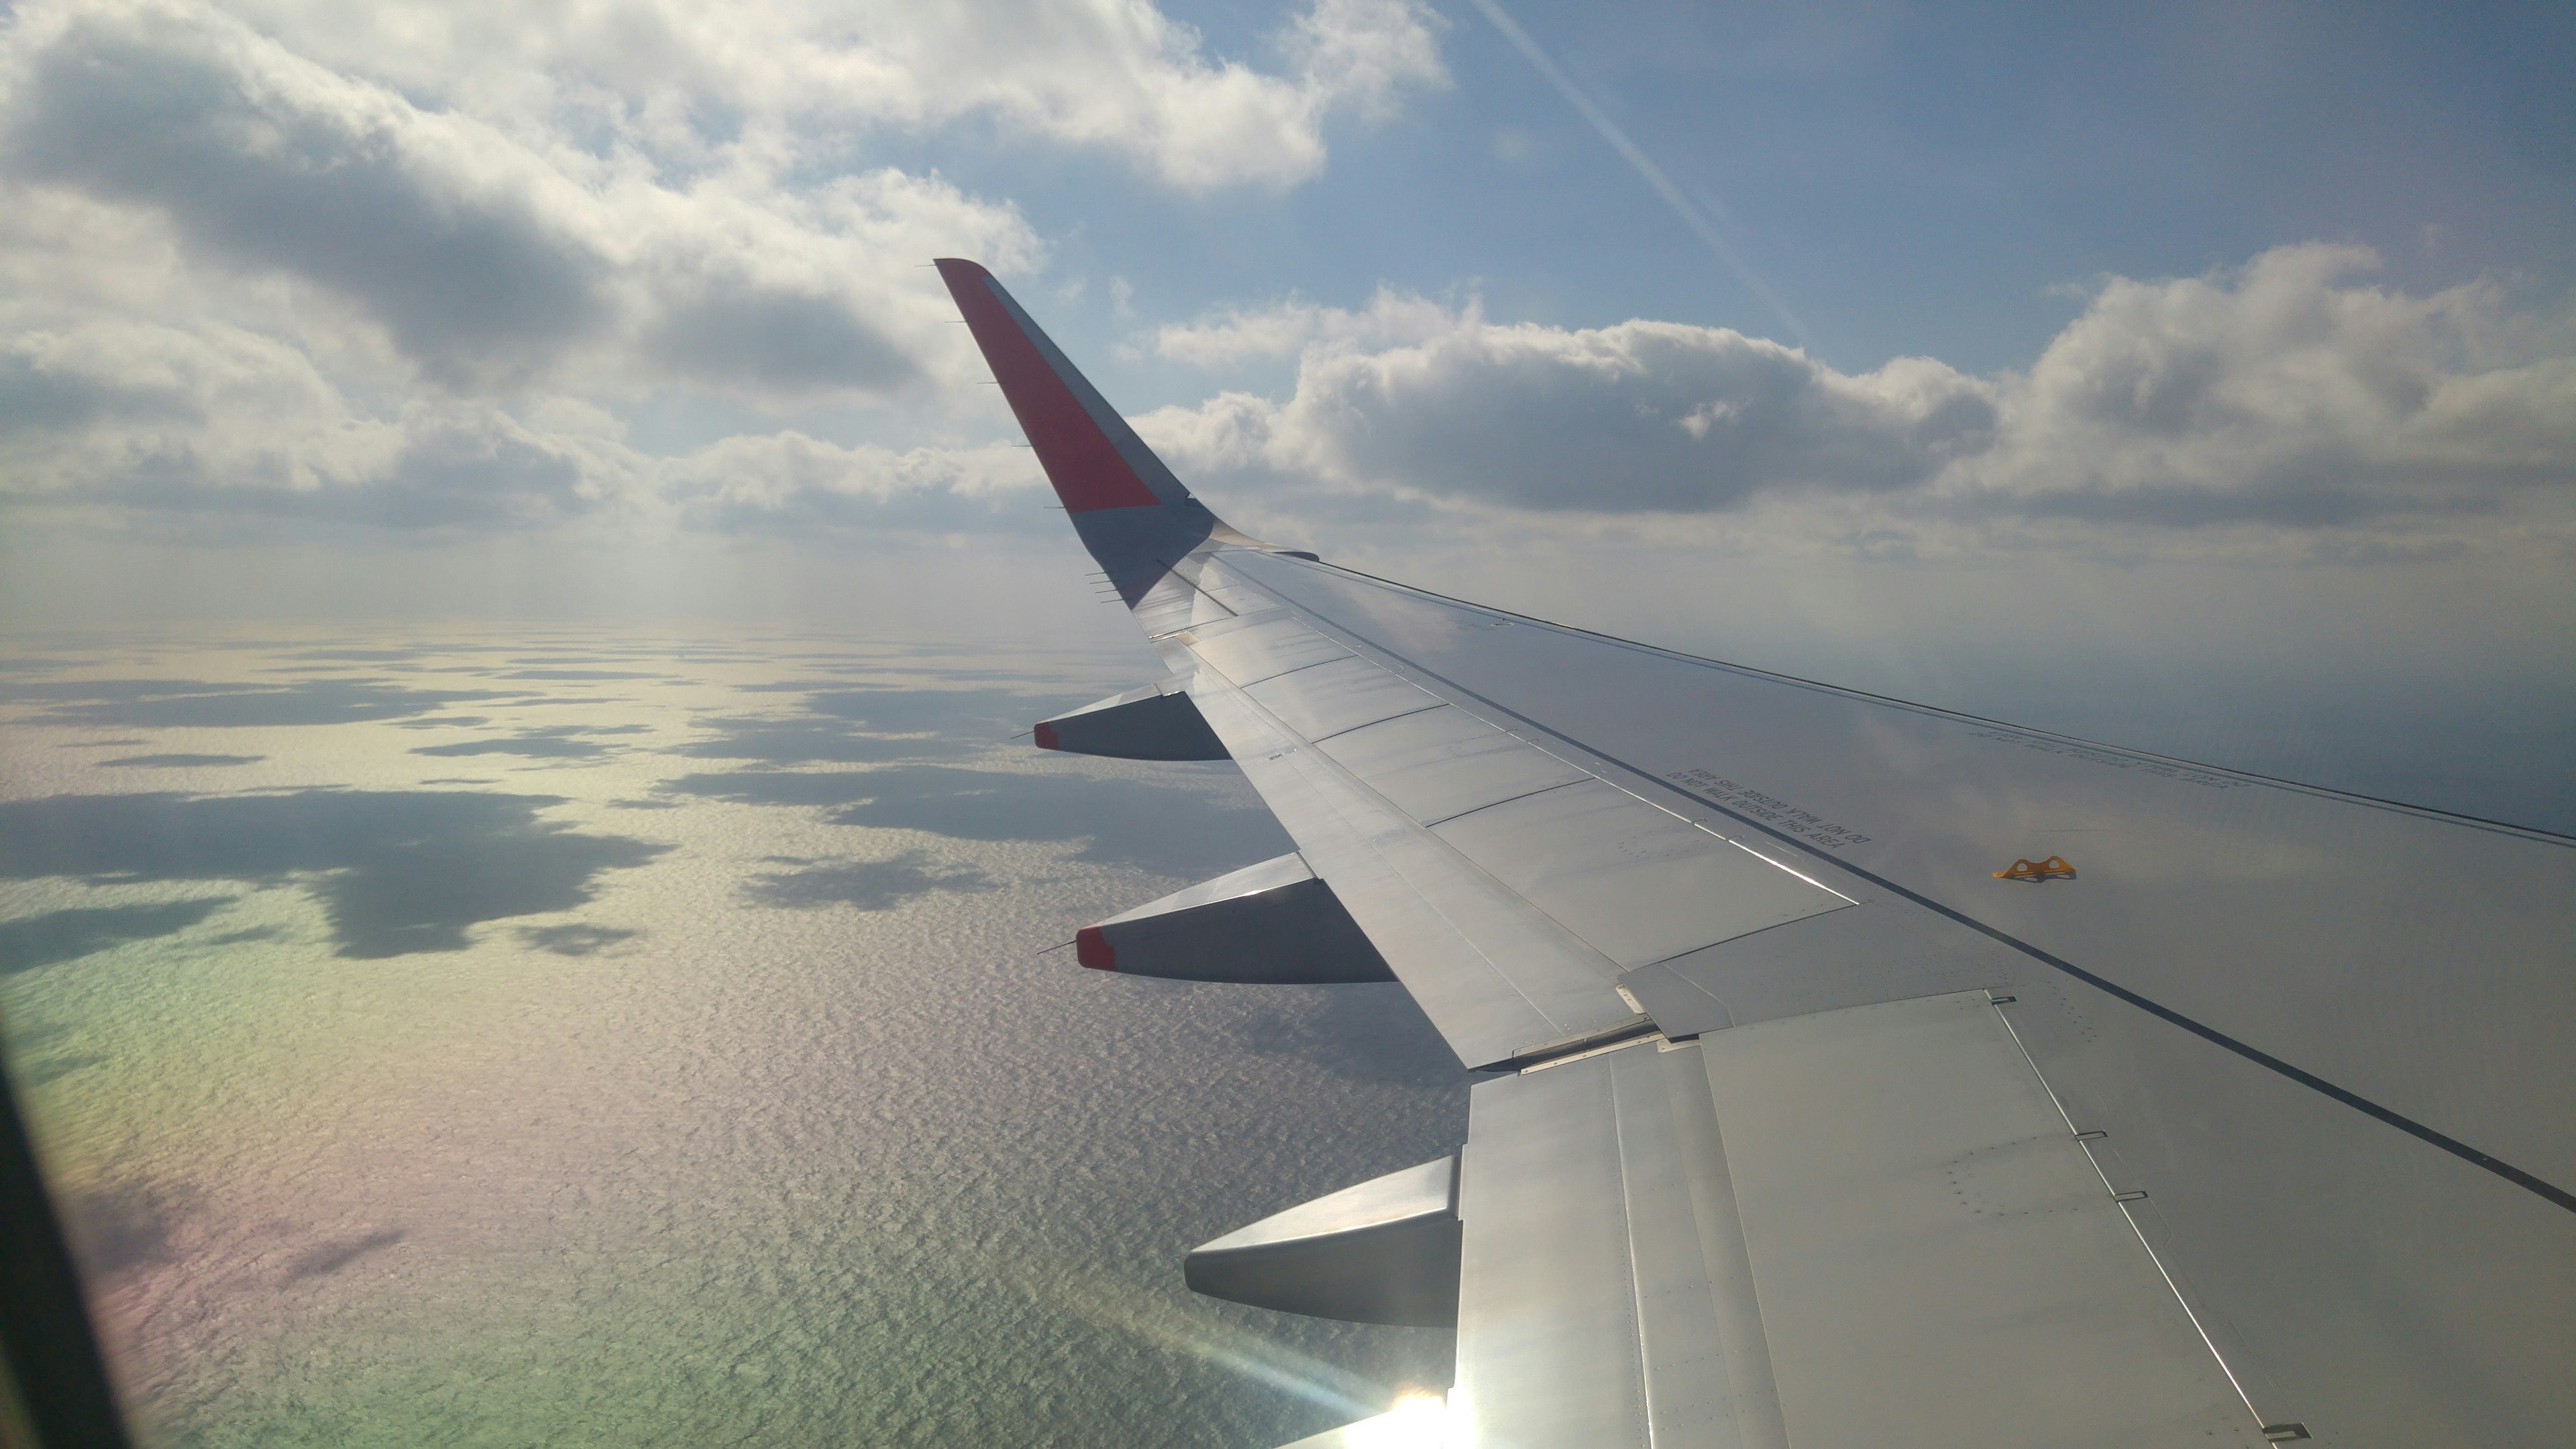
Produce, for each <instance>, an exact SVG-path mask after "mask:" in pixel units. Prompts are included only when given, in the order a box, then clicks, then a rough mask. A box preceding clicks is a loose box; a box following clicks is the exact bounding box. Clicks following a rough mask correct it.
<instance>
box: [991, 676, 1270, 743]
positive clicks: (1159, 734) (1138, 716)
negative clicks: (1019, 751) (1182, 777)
mask: <svg viewBox="0 0 2576 1449" xmlns="http://www.w3.org/2000/svg"><path fill="white" fill-rule="evenodd" d="M1033 733H1035V735H1036V736H1037V744H1038V748H1039V749H1042V750H1063V751H1066V752H1068V753H1071V754H1077V755H1104V756H1108V757H1110V758H1112V759H1121V760H1222V759H1224V758H1226V753H1225V745H1224V743H1223V742H1221V741H1220V740H1218V739H1217V737H1216V734H1215V732H1214V731H1212V730H1210V729H1209V728H1208V727H1207V721H1206V720H1203V719H1201V718H1199V711H1198V706H1196V705H1194V704H1192V703H1190V697H1189V694H1188V692H1187V691H1186V690H1185V689H1184V688H1183V687H1182V686H1181V685H1180V683H1179V682H1178V681H1176V680H1168V679H1167V680H1165V681H1163V682H1162V683H1160V684H1149V685H1146V686H1144V687H1143V688H1141V689H1131V690H1128V691H1127V692H1126V693H1124V694H1113V695H1111V696H1110V697H1108V698H1107V699H1104V700H1100V701H1098V702H1097V703H1093V704H1087V705H1084V706H1083V707H1082V708H1080V709H1077V710H1075V711H1073V712H1072V713H1070V714H1060V715H1057V716H1056V717H1055V718H1053V719H1047V720H1040V721H1038V724H1037V728H1036V729H1035V731H1034V732H1033Z"/></svg>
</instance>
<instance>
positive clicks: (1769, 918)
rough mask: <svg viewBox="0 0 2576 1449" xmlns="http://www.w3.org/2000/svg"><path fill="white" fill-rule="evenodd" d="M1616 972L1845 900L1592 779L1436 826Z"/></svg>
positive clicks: (1810, 913) (1833, 906)
mask: <svg viewBox="0 0 2576 1449" xmlns="http://www.w3.org/2000/svg"><path fill="white" fill-rule="evenodd" d="M1433 833H1434V834H1436V835H1438V836H1439V837H1440V838H1441V839H1443V840H1445V841H1447V842H1449V843H1450V844H1451V845H1453V846H1456V847H1457V848H1458V850H1459V852H1460V853H1461V854H1463V855H1465V856H1466V857H1467V858H1468V859H1469V860H1472V861H1474V862H1476V864H1478V865H1480V866H1482V867H1484V868H1485V869H1486V870H1487V871H1489V872H1491V873H1492V874H1493V876H1494V878H1495V879H1497V880H1499V881H1501V882H1502V883H1503V884H1504V885H1506V886H1509V887H1510V888H1511V889H1512V890H1514V891H1516V892H1518V893H1519V894H1520V895H1521V896H1522V897H1523V898H1524V899H1526V900H1528V901H1530V902H1532V903H1533V904H1535V905H1536V906H1538V908H1539V909H1540V910H1543V911H1545V912H1547V913H1548V914H1549V915H1551V916H1554V917H1555V918H1556V919H1558V920H1560V921H1563V922H1564V923H1565V924H1566V926H1567V927H1568V928H1570V929H1571V930H1572V931H1573V932H1574V933H1575V934H1576V935H1578V936H1581V937H1582V938H1583V939H1584V940H1586V941H1589V942H1591V943H1592V944H1593V945H1594V946H1595V947H1597V948H1599V949H1600V951H1601V954H1603V955H1604V956H1607V957H1609V958H1610V959H1611V960H1613V961H1616V962H1618V963H1619V964H1621V965H1622V966H1632V967H1633V966H1642V965H1645V964H1647V963H1648V962H1651V961H1661V960H1664V959H1666V958H1668V957H1672V956H1678V955H1680V954H1682V953H1683V952H1685V951H1693V950H1697V949H1698V948H1700V947H1702V946H1707V945H1710V944H1713V943H1715V942H1718V941H1724V940H1729V939H1732V938H1734V937H1736V936H1741V935H1745V934H1747V933H1749V932H1753V931H1759V930H1761V929H1762V928H1764V927H1766V926H1777V925H1780V924H1782V923H1783V922H1787V921H1794V920H1797V919H1799V918H1801V917H1804V916H1813V915H1818V914H1820V913H1822V912H1825V911H1830V910H1835V909H1838V908H1840V907H1843V906H1846V905H1849V904H1850V902H1848V901H1846V900H1844V899H1843V898H1842V897H1840V896H1837V895H1835V894H1834V893H1833V892H1831V891H1828V890H1826V889H1824V888H1823V887H1821V886H1819V885H1817V884H1815V883H1814V882H1813V881H1809V880H1803V879H1801V878H1799V877H1798V876H1795V875H1792V874H1790V873H1789V872H1788V871H1785V870H1783V869H1781V868H1780V867H1778V866H1776V865H1774V864H1772V863H1771V862H1769V861H1767V860H1764V859H1762V858H1760V857H1758V856H1755V855H1753V854H1751V853H1749V852H1747V851H1744V850H1741V849H1739V848H1737V847H1735V846H1733V845H1730V844H1728V843H1727V842H1725V841H1723V840H1720V839H1717V838H1716V837H1714V836H1712V835H1710V834H1709V833H1708V832H1706V831H1704V830H1699V829H1696V828H1694V827H1693V826H1691V825H1689V824H1686V823H1685V822H1683V821H1681V820H1678V819H1675V818H1674V817H1673V816H1671V815H1668V814H1666V813H1665V812H1663V811H1661V810H1657V809H1656V808H1654V807H1653V806H1651V805H1648V804H1646V803H1644V802H1643V801H1640V800H1638V799H1637V798H1636V797H1634V796H1632V795H1629V794H1627V793H1625V792H1623V791H1621V790H1618V789H1614V788H1613V787H1611V786H1609V785H1605V784H1603V783H1601V782H1600V781H1598V780H1589V779H1587V780H1582V781H1578V782H1576V783H1574V784H1571V785H1562V786H1559V787H1557V788H1556V789H1553V790H1545V791H1541V792H1539V793H1537V794H1534V795H1524V796H1522V797H1521V798H1519V799H1517V800H1507V801H1505V802H1503V803H1502V804H1499V805H1492V806H1488V807H1487V808H1485V809H1482V810H1478V811H1474V812H1472V813H1470V814H1466V815H1461V816H1458V817H1456V818H1455V819H1452V820H1449V821H1446V822H1444V823H1442V824H1440V825H1438V826H1436V827H1434V828H1433Z"/></svg>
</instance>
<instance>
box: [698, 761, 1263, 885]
mask: <svg viewBox="0 0 2576 1449" xmlns="http://www.w3.org/2000/svg"><path fill="white" fill-rule="evenodd" d="M662 788H663V789H665V790H669V791H672V792H675V793H678V794H684V795H695V796H699V797H702V798H705V799H712V800H727V801H732V802H735V803H738V804H751V805H806V806H827V807H836V808H833V810H832V813H831V815H830V816H829V817H828V818H829V819H830V820H831V821H832V822H833V823H834V824H838V825H866V826H873V827H875V828H877V829H880V830H921V831H927V832H929V833H930V834H933V835H945V836H948V837H950V838H952V839H957V840H1032V841H1038V840H1083V841H1085V844H1084V846H1083V848H1082V851H1081V858H1082V859H1084V860H1091V861H1100V862H1104V863H1111V864H1119V865H1134V866H1140V867H1142V868H1144V869H1146V870H1150V871H1153V872H1155V873H1157V874H1160V875H1172V876H1211V875H1217V874H1220V873H1222V872H1224V871H1227V870H1232V869H1234V868H1236V867H1238V866H1244V865H1249V864H1251V863H1253V862H1254V861H1258V860H1264V859H1267V858H1269V857H1270V856H1274V855H1279V854H1282V853H1284V852H1285V851H1287V850H1288V849H1289V848H1290V845H1289V840H1288V837H1287V835H1286V834H1285V833H1284V832H1282V831H1281V830H1280V828H1279V826H1278V823H1277V822H1276V821H1274V820H1272V819H1271V818H1270V814H1269V812H1268V811H1266V810H1261V809H1257V808H1246V807H1242V806H1234V805H1226V804H1221V803H1219V802H1217V801H1214V800H1211V799H1209V798H1208V797H1207V796H1206V795H1203V794H1201V793H1199V792H1197V791H1195V790H1185V789H1179V788H1176V787H1173V786H1169V785H1149V784H1142V783H1137V782H1132V781H1126V780H1099V779H1094V778H1092V777H1090V776H1088V775H1077V774H1022V773H1016V772H1005V771H1000V770H966V769H958V768H955V767H952V766H946V765H891V766H887V767H885V768H882V769H875V770H849V771H795V770H734V771H728V772H726V773H723V774H710V775H684V776H682V777H680V778H679V779H677V780H673V781H670V782H668V783H666V784H665V785H664V786H663V787H662Z"/></svg>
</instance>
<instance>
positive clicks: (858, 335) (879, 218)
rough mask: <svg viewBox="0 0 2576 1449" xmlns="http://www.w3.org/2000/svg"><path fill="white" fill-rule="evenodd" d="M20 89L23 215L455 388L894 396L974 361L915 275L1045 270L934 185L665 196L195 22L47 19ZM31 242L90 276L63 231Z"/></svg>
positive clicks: (173, 16) (220, 23)
mask: <svg viewBox="0 0 2576 1449" xmlns="http://www.w3.org/2000/svg"><path fill="white" fill-rule="evenodd" d="M6 87H7V90H6V96H5V101H0V105H5V111H4V112H0V126H5V139H0V148H5V149H0V156H5V162H6V166H7V171H8V177H9V181H10V183H11V184H10V185H9V187H8V191H9V192H11V193H13V194H14V197H15V198H17V199H20V200H21V201H22V204H23V203H24V202H26V201H29V200H36V199H40V198H41V197H42V195H43V194H44V193H71V194H74V195H78V196H82V197H86V198H89V199H91V200H93V201H97V202H102V203H107V204H110V205H113V206H119V207H124V208H128V209H131V210H134V211H137V212H140V213H142V214H144V215H146V216H151V217H157V218H159V219H160V220H161V221H162V222H163V223H164V224H165V225H166V226H167V228H168V231H169V233H170V236H171V238H172V240H173V241H174V242H175V244H176V247H177V250H178V251H179V252H180V253H181V254H182V255H184V256H186V257H188V258H190V259H193V260H198V261H201V262H203V263H205V264H207V265H209V266H211V267H214V268H215V269H217V270H219V271H226V272H230V273H232V274H234V275H250V276H255V277H288V278H293V279H295V280H297V281H298V282H300V283H302V284H305V286H306V289H307V290H308V291H311V290H318V291H320V292H321V293H323V294H324V295H325V296H327V297H328V298H330V299H332V300H334V301H336V302H337V303H340V304H343V305H346V306H348V307H350V308H353V309H355V311H356V312H357V313H359V314H362V315H363V316H364V317H365V318H367V319H369V320H371V321H372V322H373V323H374V324H375V325H376V326H377V327H378V328H379V329H381V331H382V333H383V335H384V337H385V339H386V340H387V341H388V342H389V343H390V345H391V347H392V348H393V349H394V350H395V351H396V352H398V353H399V354H401V356H403V357H404V358H406V359H408V360H409V362H410V363H411V364H413V365H414V366H416V367H417V368H418V369H419V370H420V372H421V373H422V374H423V375H425V376H426V377H428V378H429V379H431V380H433V381H435V382H438V383H440V384H442V385H444V386H446V387H448V388H450V389H455V390H492V389H507V388H511V387H516V386H520V385H524V384H527V383H528V382H530V381H531V380H535V379H545V378H552V379H554V380H556V381H557V382H559V383H560V382H565V381H568V380H569V381H577V382H584V383H587V384H589V385H592V386H612V387H613V386H616V385H619V384H621V383H622V384H626V385H654V384H661V383H670V382H678V383H684V384H689V385H693V386H697V387H701V388H705V389H709V390H714V391H719V392H724V393H728V394H732V395H735V396H740V397H745V398H748V399H751V400H754V401H793V400H795V399H798V398H801V397H807V396H811V395H814V394H818V393H822V394H831V393H854V394H859V395H879V396H881V395H884V394H886V393H888V392H891V391H893V390H895V389H898V388H900V387H902V386H903V385H904V384H906V383H907V382H908V381H910V380H911V379H913V377H914V376H915V375H916V374H917V373H918V372H919V370H920V359H921V358H922V357H924V356H925V355H937V354H941V353H943V352H945V353H952V354H953V353H954V351H955V349H954V346H953V342H954V339H951V338H948V337H946V336H945V335H944V334H943V333H941V332H940V331H939V330H938V329H939V327H940V324H941V323H942V321H943V320H944V318H945V316H946V312H947V308H946V303H945V299H944V298H942V297H940V296H939V295H938V292H937V289H936V287H935V285H934V284H932V283H931V282H929V281H926V280H924V277H923V275H922V274H920V273H919V272H918V270H917V268H916V266H915V264H916V263H917V262H918V261H919V260H921V259H922V258H925V257H927V256H929V255H931V254H933V253H934V251H937V250H943V249H946V250H967V251H973V252H976V253H979V254H983V255H988V256H991V257H993V258H994V259H995V261H996V264H997V265H1001V266H1004V267H1012V266H1026V265H1029V264H1031V263H1032V262H1034V260H1035V259H1036V257H1037V254H1038V244H1037V241H1036V239H1035V237H1034V236H1033V235H1031V234H1030V233H1029V231H1028V229H1027V227H1026V226H1025V224H1024V223H1022V222H1021V221H1020V219H1019V217H1018V215H1017V214H1016V212H1014V211H1012V210H1011V209H1010V208H1009V207H1007V206H995V205H992V204H989V203H983V202H978V201H974V200H972V199H970V198H968V197H965V196H964V195H962V194H960V193H959V192H958V191H957V190H956V189H955V188H954V187H952V186H949V185H948V184H947V183H945V182H942V181H939V180H937V179H935V178H920V177H912V176H907V175H904V174H902V173H900V172H894V171H886V170H879V171H875V172H869V173H864V174H860V175H855V176H845V177H842V178H839V179H837V180H834V181H831V182H828V183H826V184H823V185H821V186H817V187H813V188H810V189H807V190H803V191H795V192H791V191H788V190H786V189H785V188H783V187H782V186H781V185H780V184H779V183H778V181H777V179H776V177H775V176H773V175H771V174H768V173H766V172H764V171H763V170H762V169H761V168H760V166H759V164H758V158H756V157H749V156H746V157H741V158H736V160H735V162H734V164H731V165H728V166H727V167H725V168H723V169H718V170H712V171H709V172H706V173H703V174H700V175H697V176H694V177H692V178H690V179H688V180H687V181H686V182H685V183H682V184H677V185H672V184H665V183H664V182H662V181H661V180H660V179H658V178H657V177H656V176H655V175H653V174H652V173H651V171H650V170H649V168H646V167H643V166H641V165H640V164H638V163H635V162H633V161H632V160H631V159H626V160H621V159H619V158H616V157H611V158H608V159H600V158H596V157H590V156H585V155H581V154H579V153H576V152H572V151H569V150H567V149H565V148H562V147H546V148H537V147H531V146H529V145H526V144H523V143H522V142H521V141H520V140H518V139H516V138H514V137H512V136H511V135H509V134H507V133H506V132H504V131H503V130H502V129H500V128H498V127H495V126H493V125H490V124H487V123H485V122H483V121H480V120H478V119H475V118H473V117H470V116H466V115H461V114H457V113H453V112H439V111H431V110H424V109H421V108H420V107H418V106H415V105H414V104H412V103H411V102H410V101H409V100H407V99H405V98H404V97H402V96H400V95H398V94H396V93H394V92H392V91H389V90H386V89H384V88H382V87H379V86H376V85H372V84H368V83H364V82H360V81H355V80H351V79H349V78H348V77H346V76H343V75H340V74H338V73H335V72H333V71H330V70H328V69H326V68H324V67H322V66H319V65H316V64H314V63H312V62H311V61H309V60H306V59H304V58H302V57H300V56H297V55H295V54H293V53H292V52H290V51H288V50H287V49H286V48H285V47H283V46H282V45H280V44H278V43H277V42H276V41H273V40H270V39H268V38H265V37H262V36H260V35H257V34H255V33H254V32H252V31H251V30H249V29H248V28H247V27H245V26H243V25H241V24H240V23H239V22H237V21H234V20H232V19H230V18H228V17H225V16H222V15H220V14H217V13H215V12H213V11H210V10H207V9H204V8H201V7H193V6H184V7H152V8H144V9H104V8H102V9H89V10H77V11H67V10H60V9H53V10H46V11H43V12H40V13H38V14H35V15H31V16H29V17H28V18H26V19H24V20H22V21H21V22H20V24H19V25H18V26H17V27H16V29H15V31H14V32H13V33H12V34H11V35H10V37H9V44H8V53H7V58H6ZM19 240H20V241H21V243H22V245H24V246H25V247H27V248H28V249H31V250H34V251H38V252H50V253H51V254H52V256H53V257H54V258H55V259H56V260H58V261H60V262H61V263H63V264H64V265H66V266H68V267H75V268H76V267H80V266H82V265H83V264H84V260H85V259H84V258H82V257H80V256H78V255H77V254H76V253H75V251H74V249H73V247H72V245H71V241H72V239H71V238H70V237H69V236H63V235H58V236H56V237H53V238H45V237H41V236H34V235H24V234H22V236H21V237H20V238H19ZM28 280H30V281H34V280H35V279H33V278H29V279H28ZM17 300H20V301H25V300H27V299H26V298H25V297H24V296H23V295H22V296H21V297H20V298H18V299H17ZM170 304H171V299H169V298H166V297H165V298H163V299H160V308H159V309H158V311H156V315H166V311H167V309H168V307H169V306H170ZM269 320H270V323H271V325H272V326H273V327H275V328H276V329H278V330H292V329H294V328H295V327H296V325H297V324H296V322H295V321H294V320H293V319H291V318H287V317H272V318H270V319H269ZM958 360H959V361H960V362H962V358H960V359H958Z"/></svg>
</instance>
